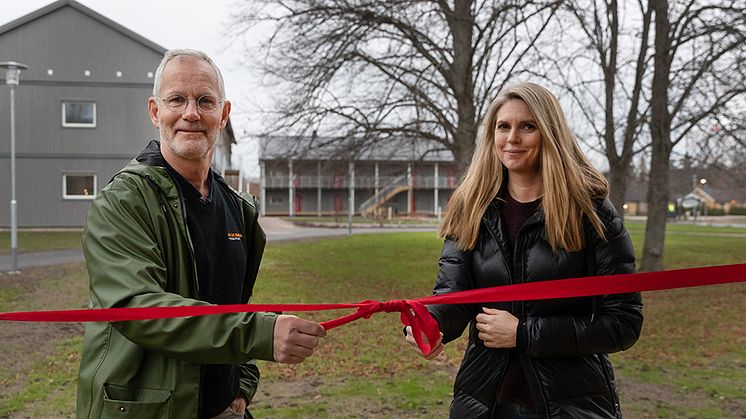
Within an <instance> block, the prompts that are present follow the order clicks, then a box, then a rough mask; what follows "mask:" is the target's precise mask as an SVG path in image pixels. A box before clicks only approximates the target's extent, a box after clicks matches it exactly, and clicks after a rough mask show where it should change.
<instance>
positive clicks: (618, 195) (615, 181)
mask: <svg viewBox="0 0 746 419" xmlns="http://www.w3.org/2000/svg"><path fill="white" fill-rule="evenodd" d="M629 160H630V159H629V158H620V159H617V160H615V161H613V162H612V161H611V159H610V160H609V163H610V165H609V200H611V203H612V204H613V205H614V208H616V210H617V211H618V212H619V213H620V214H622V215H623V214H624V202H625V197H626V196H627V183H628V180H629V179H628V175H629V172H630V170H629V165H630V162H629Z"/></svg>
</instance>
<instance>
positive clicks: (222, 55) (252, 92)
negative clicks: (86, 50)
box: [0, 0, 268, 169]
mask: <svg viewBox="0 0 746 419" xmlns="http://www.w3.org/2000/svg"><path fill="white" fill-rule="evenodd" d="M53 2H54V1H52V0H2V4H1V5H0V7H1V8H2V14H0V25H4V24H6V23H8V22H10V21H12V20H15V19H17V18H19V17H21V16H23V15H26V14H28V13H30V12H33V11H35V10H37V9H40V8H42V7H44V6H46V5H48V4H51V3H53ZM78 2H79V3H81V4H83V5H85V6H86V7H88V8H90V9H93V10H94V11H96V12H97V13H99V14H101V15H103V16H106V17H107V18H109V19H111V20H113V21H115V22H117V23H119V24H120V25H122V26H124V27H126V28H127V29H130V30H131V31H133V32H135V33H137V34H139V35H142V36H144V37H145V38H148V39H149V40H151V41H153V42H155V43H156V44H158V45H161V46H162V47H164V48H167V49H171V48H193V49H199V50H202V51H205V52H206V53H207V54H208V55H210V57H212V59H213V60H215V63H216V64H217V65H218V67H220V70H221V71H222V72H223V77H224V78H225V88H226V96H227V97H228V99H230V100H231V102H232V103H233V108H232V111H231V117H232V118H231V119H232V121H233V126H234V129H235V130H236V133H237V136H239V137H242V136H243V133H244V132H247V133H252V132H256V131H257V130H258V124H259V121H260V120H261V119H260V118H259V115H258V112H257V109H258V108H259V106H266V105H267V101H268V100H267V94H266V93H265V92H264V91H263V89H262V86H261V82H260V80H259V78H258V77H256V76H255V75H253V74H252V72H251V71H250V70H247V69H245V68H244V69H242V68H241V65H240V61H241V59H242V58H243V57H244V46H243V44H237V43H236V44H233V45H231V44H229V42H228V41H227V39H226V36H225V32H224V28H225V27H226V24H227V23H228V20H229V17H230V11H231V6H232V5H234V4H236V2H237V1H236V0H210V1H198V0H78ZM196 28H201V29H200V30H196ZM204 28H209V29H208V30H205V29H204ZM0 58H1V59H0V61H2V60H13V57H0ZM243 148H244V147H241V149H240V150H235V151H239V153H244V152H245V151H244V150H243ZM250 157H253V155H252V156H250ZM250 160H252V162H251V163H248V162H247V163H245V164H243V165H242V166H244V167H245V168H246V169H250V168H251V167H252V166H254V165H255V163H254V162H253V159H252V158H250ZM236 163H237V164H238V162H236Z"/></svg>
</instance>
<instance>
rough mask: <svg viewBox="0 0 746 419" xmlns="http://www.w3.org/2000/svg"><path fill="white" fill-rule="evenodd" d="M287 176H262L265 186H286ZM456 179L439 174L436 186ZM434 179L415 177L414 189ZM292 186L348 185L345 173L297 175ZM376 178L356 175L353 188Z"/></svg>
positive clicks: (385, 180)
mask: <svg viewBox="0 0 746 419" xmlns="http://www.w3.org/2000/svg"><path fill="white" fill-rule="evenodd" d="M399 178H400V176H379V177H378V186H379V188H383V187H384V186H386V185H389V184H390V183H391V182H393V181H394V180H396V179H399ZM288 180H289V177H288V176H267V177H265V178H264V186H265V187H266V188H280V189H283V188H288V186H289V183H288ZM457 182H458V179H457V178H456V177H455V176H440V177H439V178H438V187H439V188H440V189H453V188H455V187H456V186H457ZM434 185H435V179H433V177H432V176H423V177H416V178H415V179H414V187H415V189H433V188H434ZM293 186H294V187H295V188H299V189H315V188H318V187H321V188H323V189H347V188H348V187H349V178H348V177H347V176H346V175H341V176H320V177H319V176H311V175H299V176H295V177H294V178H293ZM375 187H376V178H375V177H374V176H356V177H355V189H375Z"/></svg>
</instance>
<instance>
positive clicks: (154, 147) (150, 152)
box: [122, 140, 228, 198]
mask: <svg viewBox="0 0 746 419" xmlns="http://www.w3.org/2000/svg"><path fill="white" fill-rule="evenodd" d="M167 166H168V164H167V163H166V159H165V158H164V157H163V154H162V153H161V142H160V141H158V140H150V142H149V143H148V145H147V146H146V147H145V149H144V150H143V151H142V152H141V153H140V155H139V156H137V157H136V158H135V159H134V160H132V161H131V162H130V163H129V164H128V165H127V166H126V167H125V168H124V169H122V172H128V173H133V174H136V175H139V176H143V177H146V178H149V179H150V180H151V181H153V182H154V183H155V184H156V185H157V186H158V188H160V189H161V190H162V191H164V193H165V194H166V195H167V196H168V197H174V198H175V197H178V196H179V190H178V187H177V186H176V180H175V179H172V176H171V175H169V174H168V169H167ZM210 171H211V172H212V176H213V178H214V179H215V180H217V181H218V183H219V184H220V185H221V186H222V187H228V184H227V183H226V182H225V179H223V177H222V176H220V174H219V173H217V172H215V171H214V170H212V168H210Z"/></svg>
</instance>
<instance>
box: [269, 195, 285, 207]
mask: <svg viewBox="0 0 746 419" xmlns="http://www.w3.org/2000/svg"><path fill="white" fill-rule="evenodd" d="M269 203H270V204H272V205H277V204H283V203H285V199H284V198H283V197H282V196H277V195H270V197H269Z"/></svg>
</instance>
